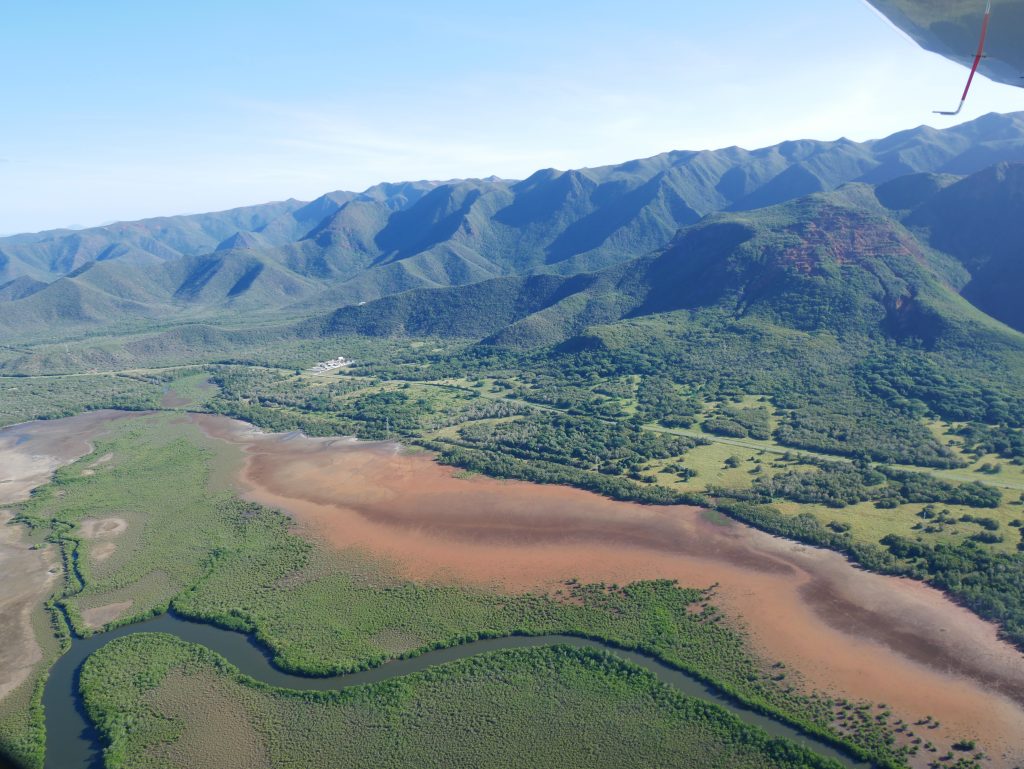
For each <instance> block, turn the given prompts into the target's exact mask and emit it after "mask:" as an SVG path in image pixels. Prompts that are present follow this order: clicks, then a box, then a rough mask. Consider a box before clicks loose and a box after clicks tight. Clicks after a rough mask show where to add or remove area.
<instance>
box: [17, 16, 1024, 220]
mask: <svg viewBox="0 0 1024 769" xmlns="http://www.w3.org/2000/svg"><path fill="white" fill-rule="evenodd" d="M6 6H7V7H5V9H4V13H3V23H2V24H0V72H3V73H5V74H4V75H3V77H2V78H0V110H2V112H0V233H5V234H10V233H15V232H31V231H36V230H41V229H46V228H54V227H64V226H92V225H98V224H103V223H107V222H110V221H114V220H131V219H139V218H143V217H147V216H158V215H170V214H179V213H197V212H203V211H213V210H221V209H225V208H232V207H236V206H241V205H247V204H253V203H261V202H266V201H269V200H282V199H285V198H290V197H294V198H298V199H301V200H310V199H313V198H315V197H317V196H319V195H321V194H323V193H324V192H327V191H330V190H336V189H348V190H361V189H364V188H366V187H368V186H370V185H372V184H375V183H377V182H381V181H398V180H405V179H450V178H457V177H483V176H490V175H492V174H494V175H497V176H501V177H505V178H525V177H526V176H528V175H529V174H530V173H532V172H533V171H535V170H537V169H539V168H547V167H555V168H562V169H564V168H578V167H585V166H598V165H605V164H609V163H615V162H621V161H625V160H629V159H632V158H637V157H646V156H650V155H654V154H657V153H659V152H665V151H668V150H673V149H688V150H691V149H714V148H718V147H725V146H731V145H739V146H742V147H746V148H755V147H761V146H767V145H770V144H774V143H777V142H780V141H784V140H786V139H798V138H801V139H802V138H811V139H826V140H827V139H836V138H839V137H840V136H846V137H848V138H850V139H854V140H865V139H871V138H879V137H882V136H885V135H888V134H890V133H893V132H895V131H898V130H902V129H905V128H911V127H914V126H917V125H920V124H922V123H927V124H930V125H934V126H936V127H944V126H949V125H954V124H955V122H962V121H964V120H970V119H973V118H976V117H978V116H980V115H982V114H985V113H987V112H993V111H996V112H1011V111H1017V110H1024V89H1018V88H1012V87H1009V86H1005V85H997V84H994V83H991V82H990V81H988V80H986V79H984V78H979V79H978V80H976V81H975V86H974V89H973V90H972V93H971V96H970V99H969V100H968V102H967V106H966V107H965V109H964V111H963V112H962V113H961V115H960V117H959V118H957V119H956V120H953V119H950V118H944V117H940V116H937V115H933V114H931V111H932V110H933V109H952V108H954V107H955V106H956V103H957V101H958V100H959V96H960V91H961V90H962V88H963V83H964V81H965V79H966V70H965V69H963V68H961V67H959V66H958V65H956V64H954V63H952V62H949V61H947V60H945V59H943V58H941V57H939V56H936V55H935V54H931V53H928V52H926V51H923V50H921V49H920V48H918V47H917V46H916V45H914V44H913V43H912V42H910V41H909V39H908V38H906V37H905V36H904V35H903V34H902V33H900V32H899V31H897V30H896V29H895V28H893V27H892V26H890V25H889V24H888V22H886V21H885V20H884V19H882V18H881V17H880V16H879V15H878V14H877V13H876V12H875V11H874V10H873V9H871V8H870V7H869V6H868V5H867V4H866V3H864V2H863V0H827V1H823V0H778V1H777V2H765V1H764V0H733V1H732V2H729V3H721V2H710V3H696V2H693V1H692V0H630V2H622V0H616V1H615V2H608V1H606V0H585V1H582V0H581V1H577V0H560V1H559V2H558V3H553V2H551V0H543V1H541V0H517V2H515V3H481V2H479V0H474V1H473V2H469V1H468V0H465V1H464V0H432V2H429V3H425V2H422V0H418V1H415V2H414V1H412V0H389V1H388V2H386V3H382V2H376V3H374V2H365V1H364V2H360V3H352V2H349V1H348V0H290V2H287V3H284V2H279V1H275V2H267V1H265V0H245V2H242V1H241V0H202V2H196V1H193V0H175V2H174V3H147V2H138V0H132V1H131V2H118V1H113V0H90V2H87V3H86V2H80V1H79V0H49V2H45V3H41V2H34V3H30V2H21V1H19V2H15V3H10V4H6ZM11 6H14V7H11Z"/></svg>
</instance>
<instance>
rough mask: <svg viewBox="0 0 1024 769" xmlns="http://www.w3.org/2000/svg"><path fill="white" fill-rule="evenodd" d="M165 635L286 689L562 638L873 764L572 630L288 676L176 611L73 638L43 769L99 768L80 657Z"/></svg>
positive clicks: (847, 761) (57, 681) (849, 763)
mask: <svg viewBox="0 0 1024 769" xmlns="http://www.w3.org/2000/svg"><path fill="white" fill-rule="evenodd" d="M157 632H159V633H170V634H172V635H175V636H177V637H178V638H180V639H182V640H184V641H190V642H192V643H198V644H202V645H203V646H206V647H207V648H209V649H212V650H213V651H215V652H217V653H218V654H220V655H221V656H223V657H225V658H226V659H227V660H228V661H230V662H231V663H232V664H233V665H235V666H236V667H237V668H238V669H239V670H241V671H242V672H243V673H245V674H246V675H249V676H251V677H252V678H255V679H258V680H260V681H264V682H266V683H268V684H271V685H273V686H278V687H283V688H288V689H306V690H318V691H326V690H334V689H342V688H345V687H349V686H358V685H360V684H370V683H375V682H377V681H383V680H386V679H388V678H394V677H395V676H402V675H406V674H408V673H414V672H417V671H420V670H423V669H425V668H428V667H430V666H431V665H439V664H443V663H445V662H451V661H453V660H458V659H462V658H463V657H469V656H471V655H473V654H480V653H481V652H489V651H498V650H501V649H513V648H520V647H530V646H546V645H551V644H565V645H568V646H574V647H578V648H591V649H600V650H604V651H610V652H612V653H614V654H615V655H617V656H619V657H622V658H624V659H627V660H629V661H630V662H633V663H635V664H637V665H639V666H641V667H643V668H645V669H647V670H649V671H650V672H651V673H653V674H654V675H655V676H656V677H657V678H658V680H660V681H662V682H663V683H666V684H668V685H670V686H672V687H674V688H676V689H678V690H679V691H681V692H683V693H684V694H686V695H689V696H692V697H699V698H701V699H704V700H708V701H710V702H713V703H715V704H716V705H719V706H720V707H722V708H724V709H726V710H728V711H729V712H731V713H732V714H733V715H735V716H737V717H738V718H740V719H741V720H742V721H744V722H746V723H748V724H752V725H756V726H758V727H760V728H762V729H764V730H765V731H766V732H768V733H769V734H771V735H772V736H774V737H784V738H786V739H789V740H792V741H793V742H796V743H798V744H800V745H803V746H804V747H806V748H809V749H810V750H813V751H814V752H816V753H818V754H820V755H825V756H828V757H830V758H833V759H835V760H837V761H839V762H840V763H841V764H842V765H843V766H845V767H849V768H851V769H852V768H853V767H857V768H858V769H860V768H861V767H863V768H864V769H868V767H870V764H868V763H863V762H858V761H857V760H855V759H851V758H850V757H849V756H847V755H846V754H844V753H841V752H839V751H837V750H836V749H835V748H834V747H832V746H831V745H830V744H828V743H826V742H823V741H821V740H819V739H816V738H814V737H811V736H808V735H806V734H803V733H802V732H800V731H798V730H796V729H794V728H792V727H790V726H788V725H786V724H783V723H780V722H779V721H776V720H774V719H772V718H769V717H767V716H764V715H761V714H760V713H757V712H754V711H752V710H748V709H747V708H744V707H742V706H741V705H738V704H737V703H735V702H733V701H732V700H730V699H727V698H725V697H723V696H721V695H720V694H718V693H717V692H715V691H714V690H712V689H710V688H708V687H707V686H705V685H704V684H703V683H701V682H700V681H698V680H697V679H695V678H692V677H690V676H688V675H686V674H685V673H682V672H680V671H679V670H676V669H675V668H671V667H669V666H667V665H664V664H662V663H660V662H658V661H657V660H655V659H653V658H651V657H647V656H645V655H643V654H638V653H636V652H630V651H624V650H621V649H615V648H612V647H609V646H605V645H604V644H601V643H599V642H596V641H590V640H586V639H582V638H576V637H574V636H561V635H552V636H537V637H528V636H513V637H509V638H495V639H489V640H483V641H476V642H473V643H468V644H463V645H460V646H454V647H451V648H447V649H438V650H435V651H431V652H427V653H426V654H422V655H420V656H417V657H413V658H410V659H405V660H397V661H394V662H389V663H387V664H385V665H381V666H380V667H377V668H373V669H372V670H366V671H361V672H358V673H349V674H345V675H338V676H331V677H327V678H309V677H305V676H297V675H292V674H290V673H285V672H283V671H281V670H278V669H277V668H275V667H274V666H273V664H271V661H270V658H269V657H268V655H267V653H266V651H265V650H264V649H263V648H261V647H260V646H258V645H256V644H255V643H254V642H253V641H252V639H251V638H250V637H249V636H247V635H244V634H242V633H236V632H234V631H230V630H223V629H221V628H217V627H214V626H212V625H207V624H203V623H198V622H190V621H188V620H185V619H181V618H179V617H176V616H173V615H168V614H165V615H162V616H160V617H156V618H154V619H150V620H146V621H144V622H139V623H136V624H133V625H128V626H126V627H122V628H118V629H116V630H112V631H109V632H106V633H101V634H97V635H95V636H93V637H91V638H84V639H75V641H74V643H73V644H72V647H71V650H70V651H69V652H68V653H67V654H65V655H64V656H63V657H61V658H60V659H59V660H58V661H57V663H56V664H55V665H54V666H53V668H52V669H51V671H50V677H49V680H48V681H47V683H46V689H45V691H44V693H43V705H44V707H45V710H46V769H101V767H102V766H103V760H102V749H101V746H100V743H99V735H98V734H97V733H96V730H95V729H94V728H93V727H92V725H91V724H90V722H89V720H88V717H87V716H86V714H85V709H84V707H83V705H82V701H81V697H80V695H79V694H78V675H79V671H80V670H81V667H82V663H83V662H84V661H85V659H86V658H87V657H88V656H89V655H90V654H92V653H93V652H94V651H96V650H97V649H99V648H101V647H102V646H104V645H105V644H107V643H109V642H110V641H112V640H114V639H115V638H120V637H122V636H126V635H129V634H132V633H157Z"/></svg>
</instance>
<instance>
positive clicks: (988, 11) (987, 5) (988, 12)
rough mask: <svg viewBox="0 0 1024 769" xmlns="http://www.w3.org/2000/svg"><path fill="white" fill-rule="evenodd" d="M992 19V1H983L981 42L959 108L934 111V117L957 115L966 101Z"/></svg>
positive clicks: (982, 53) (982, 54)
mask: <svg viewBox="0 0 1024 769" xmlns="http://www.w3.org/2000/svg"><path fill="white" fill-rule="evenodd" d="M991 17H992V0H985V18H984V19H983V20H982V22H981V40H979V41H978V52H977V53H976V54H974V65H973V66H972V67H971V74H970V75H968V76H967V86H966V87H965V88H964V95H963V96H961V97H960V106H958V107H957V108H956V109H955V110H954V111H953V112H943V111H942V110H935V114H936V115H959V114H960V110H962V109H963V108H964V102H965V101H967V92H968V91H970V90H971V83H972V82H973V81H974V73H975V72H977V71H978V65H979V64H981V59H982V57H983V56H984V55H985V38H986V37H987V36H988V20H989V19H990V18H991Z"/></svg>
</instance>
